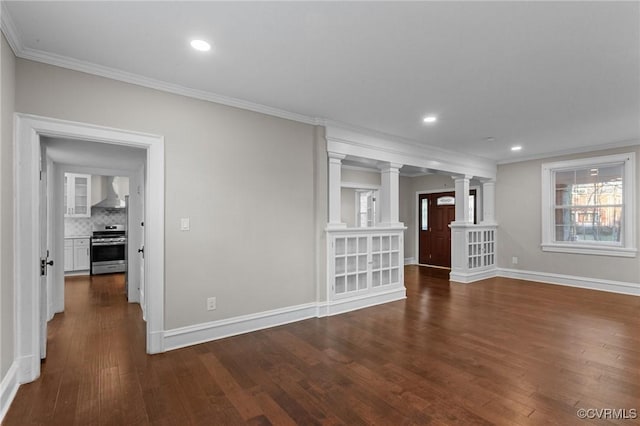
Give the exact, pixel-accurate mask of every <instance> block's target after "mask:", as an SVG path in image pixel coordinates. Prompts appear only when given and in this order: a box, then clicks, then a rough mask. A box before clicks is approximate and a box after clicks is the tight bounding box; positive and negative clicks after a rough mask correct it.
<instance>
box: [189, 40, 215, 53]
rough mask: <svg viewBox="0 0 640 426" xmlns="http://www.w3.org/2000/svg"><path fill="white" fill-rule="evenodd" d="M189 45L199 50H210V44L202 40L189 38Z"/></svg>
mask: <svg viewBox="0 0 640 426" xmlns="http://www.w3.org/2000/svg"><path fill="white" fill-rule="evenodd" d="M191 47H193V48H194V49H196V50H199V51H201V52H207V51H209V50H211V45H210V44H209V43H207V42H206V41H204V40H191Z"/></svg>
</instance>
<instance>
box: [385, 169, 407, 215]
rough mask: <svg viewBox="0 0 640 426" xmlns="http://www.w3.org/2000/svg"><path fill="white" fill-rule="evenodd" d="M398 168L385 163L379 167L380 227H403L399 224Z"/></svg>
mask: <svg viewBox="0 0 640 426" xmlns="http://www.w3.org/2000/svg"><path fill="white" fill-rule="evenodd" d="M400 167H402V164H397V163H387V164H385V165H383V166H382V167H380V183H381V184H382V185H381V188H380V225H381V226H388V227H393V226H403V224H402V223H400Z"/></svg>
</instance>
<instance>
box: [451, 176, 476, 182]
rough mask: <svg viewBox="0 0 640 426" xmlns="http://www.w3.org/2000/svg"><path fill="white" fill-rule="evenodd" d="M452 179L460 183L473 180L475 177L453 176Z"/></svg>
mask: <svg viewBox="0 0 640 426" xmlns="http://www.w3.org/2000/svg"><path fill="white" fill-rule="evenodd" d="M451 179H453V180H454V181H458V180H467V181H469V180H471V179H473V175H452V176H451Z"/></svg>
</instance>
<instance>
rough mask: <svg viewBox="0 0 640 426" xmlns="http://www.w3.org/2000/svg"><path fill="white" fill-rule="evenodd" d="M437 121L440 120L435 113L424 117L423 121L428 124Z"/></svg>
mask: <svg viewBox="0 0 640 426" xmlns="http://www.w3.org/2000/svg"><path fill="white" fill-rule="evenodd" d="M436 121H438V117H436V116H435V115H427V116H426V117H425V118H423V119H422V122H423V123H427V124H431V123H435V122H436Z"/></svg>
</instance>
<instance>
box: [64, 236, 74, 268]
mask: <svg viewBox="0 0 640 426" xmlns="http://www.w3.org/2000/svg"><path fill="white" fill-rule="evenodd" d="M64 271H65V272H68V271H73V240H72V239H70V238H65V240H64Z"/></svg>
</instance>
